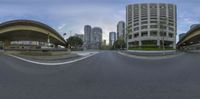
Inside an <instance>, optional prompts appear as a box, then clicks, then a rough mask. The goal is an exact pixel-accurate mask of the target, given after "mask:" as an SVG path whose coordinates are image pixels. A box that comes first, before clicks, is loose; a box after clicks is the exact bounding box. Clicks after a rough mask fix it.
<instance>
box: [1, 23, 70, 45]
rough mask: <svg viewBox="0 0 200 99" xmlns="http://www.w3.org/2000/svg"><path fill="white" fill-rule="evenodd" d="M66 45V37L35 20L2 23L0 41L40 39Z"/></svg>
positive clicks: (40, 40)
mask: <svg viewBox="0 0 200 99" xmlns="http://www.w3.org/2000/svg"><path fill="white" fill-rule="evenodd" d="M48 38H49V40H50V43H53V44H55V45H63V46H65V45H66V41H65V40H64V38H63V37H62V36H61V35H60V34H59V33H58V32H57V31H56V30H54V29H53V28H51V27H50V26H48V25H46V24H43V23H40V22H37V21H33V20H13V21H7V22H4V23H1V24H0V41H8V42H10V41H39V42H47V40H48Z"/></svg>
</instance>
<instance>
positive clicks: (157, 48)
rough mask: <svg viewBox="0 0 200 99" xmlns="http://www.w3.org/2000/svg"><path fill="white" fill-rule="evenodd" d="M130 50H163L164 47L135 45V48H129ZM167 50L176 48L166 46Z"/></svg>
mask: <svg viewBox="0 0 200 99" xmlns="http://www.w3.org/2000/svg"><path fill="white" fill-rule="evenodd" d="M129 50H141V51H162V50H163V48H159V47H135V48H129ZM165 50H175V49H173V48H165Z"/></svg>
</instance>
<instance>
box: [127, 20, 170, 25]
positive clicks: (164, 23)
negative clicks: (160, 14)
mask: <svg viewBox="0 0 200 99" xmlns="http://www.w3.org/2000/svg"><path fill="white" fill-rule="evenodd" d="M131 23H132V22H129V23H128V24H131ZM150 23H155V24H157V23H158V21H150ZM141 24H142V25H144V24H148V21H142V22H141ZM160 24H163V25H167V23H166V22H163V21H161V22H160ZM138 25H139V23H134V26H138ZM168 25H169V26H174V23H168Z"/></svg>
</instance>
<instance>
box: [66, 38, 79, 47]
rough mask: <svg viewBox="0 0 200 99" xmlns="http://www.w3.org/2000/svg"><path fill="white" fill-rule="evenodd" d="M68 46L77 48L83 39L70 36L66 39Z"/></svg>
mask: <svg viewBox="0 0 200 99" xmlns="http://www.w3.org/2000/svg"><path fill="white" fill-rule="evenodd" d="M67 43H68V46H69V47H70V48H72V47H73V48H78V47H80V46H82V45H83V40H82V39H80V38H79V37H76V36H71V37H69V38H68V39H67Z"/></svg>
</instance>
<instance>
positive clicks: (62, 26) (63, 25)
mask: <svg viewBox="0 0 200 99" xmlns="http://www.w3.org/2000/svg"><path fill="white" fill-rule="evenodd" d="M65 26H66V24H62V25H61V26H59V27H58V29H59V30H61V29H63V28H64V27H65Z"/></svg>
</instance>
